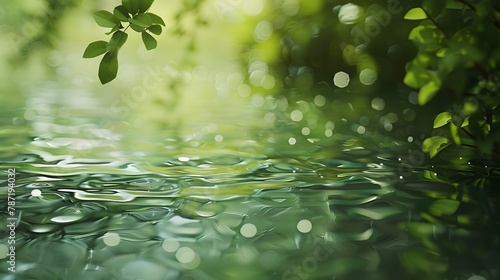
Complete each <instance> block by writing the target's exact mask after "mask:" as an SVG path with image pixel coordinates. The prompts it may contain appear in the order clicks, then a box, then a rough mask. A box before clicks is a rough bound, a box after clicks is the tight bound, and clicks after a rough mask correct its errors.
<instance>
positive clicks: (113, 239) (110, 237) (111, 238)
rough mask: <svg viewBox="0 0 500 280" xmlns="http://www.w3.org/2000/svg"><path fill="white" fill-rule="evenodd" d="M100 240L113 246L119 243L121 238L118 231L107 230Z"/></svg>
mask: <svg viewBox="0 0 500 280" xmlns="http://www.w3.org/2000/svg"><path fill="white" fill-rule="evenodd" d="M102 241H103V242H104V244H106V245H107V246H110V247H114V246H116V245H118V244H120V241H121V238H120V235H119V234H118V233H115V232H108V233H106V234H105V235H104V236H103V238H102Z"/></svg>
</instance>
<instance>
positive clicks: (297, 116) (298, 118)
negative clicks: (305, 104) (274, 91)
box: [290, 110, 304, 122]
mask: <svg viewBox="0 0 500 280" xmlns="http://www.w3.org/2000/svg"><path fill="white" fill-rule="evenodd" d="M303 117H304V115H303V114H302V112H301V111H300V110H293V111H292V113H290V118H291V119H292V121H294V122H300V121H301V120H302V118H303Z"/></svg>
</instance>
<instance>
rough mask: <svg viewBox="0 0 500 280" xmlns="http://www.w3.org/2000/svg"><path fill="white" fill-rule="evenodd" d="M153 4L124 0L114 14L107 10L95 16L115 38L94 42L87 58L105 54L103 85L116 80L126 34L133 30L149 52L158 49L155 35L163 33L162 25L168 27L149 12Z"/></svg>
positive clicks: (145, 0)
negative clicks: (119, 52)
mask: <svg viewBox="0 0 500 280" xmlns="http://www.w3.org/2000/svg"><path fill="white" fill-rule="evenodd" d="M153 2H154V0H122V4H121V5H119V6H116V7H115V8H114V9H113V12H112V13H111V12H108V11H104V10H100V11H97V12H95V13H94V20H95V22H96V23H97V24H98V25H99V26H101V27H105V28H111V30H110V31H109V32H107V33H106V34H107V35H111V34H112V35H111V38H110V40H109V41H108V42H106V41H95V42H92V43H90V44H89V45H88V47H87V48H86V49H85V52H84V53H83V57H84V58H93V57H97V56H100V55H103V54H104V57H103V58H102V60H101V63H100V64H99V71H98V76H99V80H100V81H101V83H102V84H106V83H109V82H111V81H112V80H114V79H115V78H116V74H117V73H118V51H119V50H120V48H121V47H122V46H123V44H125V42H126V41H127V38H128V34H127V33H126V31H127V30H128V29H129V27H130V28H131V29H132V30H134V31H136V32H139V33H141V37H142V42H143V43H144V46H145V47H146V49H147V50H152V49H154V48H156V46H157V41H156V39H155V38H154V37H153V35H160V34H161V33H162V26H165V22H164V21H163V19H162V18H161V17H159V16H158V15H156V14H153V13H150V12H148V11H149V8H150V7H151V5H152V4H153ZM124 25H126V26H124Z"/></svg>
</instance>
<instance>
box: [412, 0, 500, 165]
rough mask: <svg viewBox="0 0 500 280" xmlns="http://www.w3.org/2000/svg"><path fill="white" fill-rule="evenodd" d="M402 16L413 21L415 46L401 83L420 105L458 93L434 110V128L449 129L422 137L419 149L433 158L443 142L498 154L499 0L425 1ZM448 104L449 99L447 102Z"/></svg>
mask: <svg viewBox="0 0 500 280" xmlns="http://www.w3.org/2000/svg"><path fill="white" fill-rule="evenodd" d="M404 18H405V19H407V20H411V21H418V25H416V27H415V28H413V30H411V32H410V33H409V36H408V38H409V39H410V40H412V41H413V42H414V43H415V44H416V45H417V46H418V53H417V55H416V56H415V57H414V58H413V60H411V61H410V62H409V63H408V65H407V71H406V76H405V78H404V82H405V84H406V85H408V86H409V87H411V88H414V89H416V90H418V102H419V104H420V105H425V104H427V103H429V102H431V101H432V100H434V99H435V98H436V97H437V96H441V95H449V98H451V99H453V98H455V99H456V98H458V100H459V102H458V104H453V106H449V108H447V109H446V111H443V112H441V113H439V114H438V115H437V116H436V117H435V120H434V125H433V127H434V128H435V129H442V128H445V127H448V129H449V130H448V132H447V133H446V134H444V133H441V134H442V135H438V136H432V137H430V138H427V139H425V141H424V143H423V150H424V151H425V152H428V153H429V155H430V156H431V157H434V156H435V155H436V154H437V153H439V152H440V151H441V150H442V149H444V148H445V147H447V146H448V145H450V144H452V143H455V144H457V145H463V146H469V147H473V148H477V149H478V150H479V152H480V154H482V155H486V156H490V155H491V154H492V153H498V152H500V151H499V147H497V146H496V145H497V144H498V142H499V141H500V133H499V132H498V131H497V130H496V129H494V126H495V124H497V123H498V121H500V91H499V90H498V89H499V86H500V74H499V71H498V70H499V66H500V49H499V48H498V36H499V33H500V5H498V4H495V1H492V0H476V1H474V0H446V1H431V0H424V1H421V2H420V5H419V6H417V7H415V8H412V9H410V10H409V11H408V12H407V13H406V15H405V16H404ZM448 105H452V104H448Z"/></svg>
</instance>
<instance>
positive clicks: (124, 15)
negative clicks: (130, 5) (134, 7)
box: [113, 5, 130, 22]
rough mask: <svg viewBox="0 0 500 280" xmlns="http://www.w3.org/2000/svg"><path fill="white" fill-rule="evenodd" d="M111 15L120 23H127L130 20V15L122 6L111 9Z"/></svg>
mask: <svg viewBox="0 0 500 280" xmlns="http://www.w3.org/2000/svg"><path fill="white" fill-rule="evenodd" d="M113 14H114V15H115V17H116V18H117V19H119V20H120V21H124V22H126V21H128V19H129V18H130V15H129V14H128V10H127V8H125V6H123V5H120V6H116V7H115V8H114V9H113Z"/></svg>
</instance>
